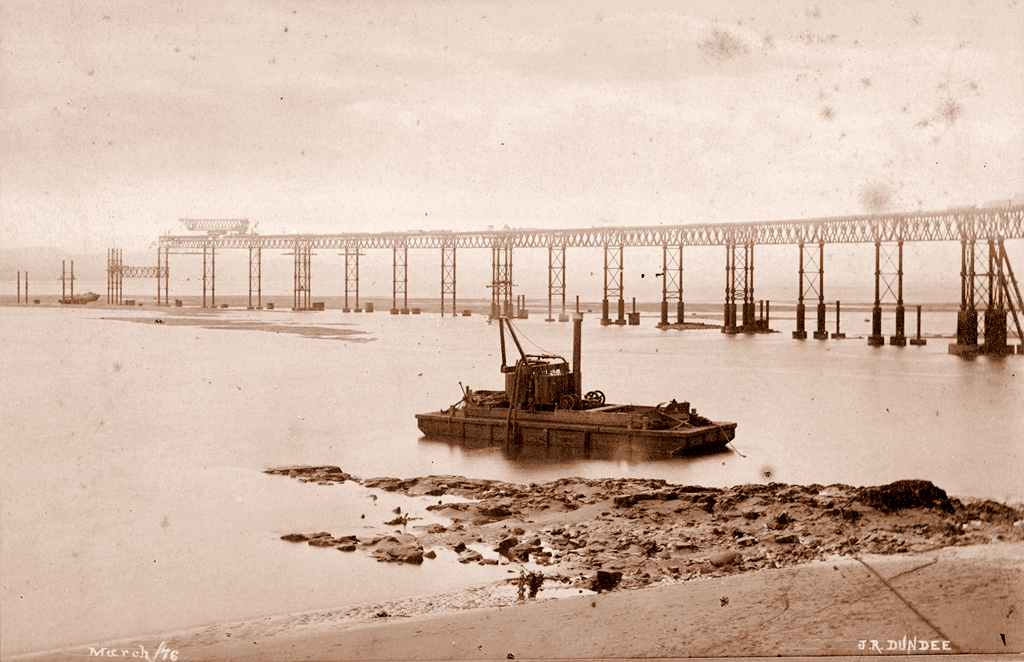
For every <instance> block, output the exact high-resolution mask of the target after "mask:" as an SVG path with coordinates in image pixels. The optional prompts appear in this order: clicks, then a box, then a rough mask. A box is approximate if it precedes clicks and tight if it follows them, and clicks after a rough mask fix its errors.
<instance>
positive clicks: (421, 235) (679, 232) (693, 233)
mask: <svg viewBox="0 0 1024 662" xmlns="http://www.w3.org/2000/svg"><path fill="white" fill-rule="evenodd" d="M990 236H1000V237H1003V238H1004V239H1021V238H1024V206H1019V207H1010V208H1005V209H967V210H955V211H954V210H951V211H936V212H916V213H902V214H874V215H869V216H841V217H834V218H821V219H808V220H800V221H797V220H793V221H765V222H760V221H758V222H750V223H700V224H693V225H663V226H646V227H602V228H576V229H568V230H541V229H518V230H487V231H483V232H448V231H439V230H435V231H429V232H381V233H345V234H322V235H313V234H301V235H257V234H231V235H220V236H214V237H210V236H189V235H165V236H162V237H160V239H159V243H160V245H161V246H164V247H168V248H172V249H189V248H202V247H203V246H204V245H210V243H211V242H213V243H214V244H215V245H216V246H217V247H218V248H250V247H261V248H267V249H281V250H287V249H291V248H293V247H294V246H295V243H296V241H299V242H301V243H303V244H306V245H308V246H310V247H311V248H314V249H316V248H324V249H327V248H344V247H345V246H355V247H358V248H396V247H399V248H400V247H408V248H442V247H443V246H453V247H456V248H493V247H494V246H498V245H501V246H505V247H508V248H548V247H551V246H554V247H559V246H565V247H572V248H601V247H603V246H606V245H608V246H624V247H638V246H665V245H669V246H724V245H726V244H727V243H737V244H743V243H753V244H799V243H800V242H807V243H818V242H827V243H875V242H876V241H898V240H901V239H902V240H903V241H959V240H961V239H971V238H976V239H983V238H987V237H990Z"/></svg>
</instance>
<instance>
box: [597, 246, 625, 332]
mask: <svg viewBox="0 0 1024 662" xmlns="http://www.w3.org/2000/svg"><path fill="white" fill-rule="evenodd" d="M609 283H610V284H609ZM609 294H610V295H613V296H615V295H617V296H618V307H617V310H616V312H617V315H616V318H615V322H614V324H616V325H617V326H624V325H625V324H626V301H625V299H623V291H622V245H619V246H615V247H612V249H611V250H610V251H609V247H608V244H605V246H604V298H603V299H601V325H602V326H608V325H609V324H612V323H613V322H612V320H611V318H609V317H608V308H609V301H608V295H609Z"/></svg>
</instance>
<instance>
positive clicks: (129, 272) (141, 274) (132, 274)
mask: <svg viewBox="0 0 1024 662" xmlns="http://www.w3.org/2000/svg"><path fill="white" fill-rule="evenodd" d="M107 270H108V271H111V272H118V273H119V274H120V276H121V278H167V267H126V266H124V265H120V266H118V267H108V268H107Z"/></svg>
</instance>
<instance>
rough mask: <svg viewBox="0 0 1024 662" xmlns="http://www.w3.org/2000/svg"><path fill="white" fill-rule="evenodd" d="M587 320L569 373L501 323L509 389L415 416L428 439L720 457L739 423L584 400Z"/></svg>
mask: <svg viewBox="0 0 1024 662" xmlns="http://www.w3.org/2000/svg"><path fill="white" fill-rule="evenodd" d="M582 321H583V318H582V315H580V314H578V313H577V314H576V315H574V318H573V362H572V367H571V368H570V366H569V363H568V361H566V360H565V359H564V358H562V357H561V356H555V355H547V354H526V353H525V352H524V351H523V348H522V345H520V343H519V339H518V337H517V336H516V333H515V330H514V329H513V327H512V325H511V323H510V322H509V321H508V320H507V319H505V318H501V317H499V318H498V328H499V331H500V336H501V372H502V374H504V376H505V389H504V390H500V391H474V390H472V389H470V388H468V387H467V388H466V389H465V391H464V394H463V398H462V400H460V401H459V402H458V403H456V404H454V405H452V406H451V407H449V408H448V409H443V410H440V411H437V412H431V413H427V414H416V420H417V421H418V424H419V428H420V430H421V431H422V432H423V434H424V436H425V437H427V438H428V439H456V440H459V439H461V440H466V441H470V440H473V441H479V440H483V441H488V442H502V443H505V444H516V445H518V444H524V445H542V446H548V447H566V448H576V449H580V450H584V451H588V452H590V451H608V450H614V451H621V450H626V451H630V452H634V453H638V454H645V455H655V456H657V455H663V456H680V455H688V454H691V453H695V452H704V451H712V450H721V449H722V448H723V447H724V446H725V445H726V444H727V443H729V442H730V441H732V440H733V439H734V438H735V436H736V423H725V422H719V421H711V420H709V419H707V418H704V417H703V416H700V415H698V414H697V412H696V411H695V410H693V409H691V408H690V403H689V402H676V401H675V400H672V401H670V402H667V403H661V404H659V405H657V406H642V405H615V404H607V403H606V402H605V396H604V394H603V393H602V392H601V391H588V392H586V393H583V389H582V373H581V369H580V364H581V354H582V350H581V345H582V343H581V336H582ZM506 327H507V329H508V333H509V335H510V336H511V338H512V340H513V342H515V345H516V348H517V349H518V351H519V357H520V358H518V359H517V360H516V361H515V363H514V365H508V363H507V361H506V356H505V330H506Z"/></svg>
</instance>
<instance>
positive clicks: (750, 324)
mask: <svg viewBox="0 0 1024 662" xmlns="http://www.w3.org/2000/svg"><path fill="white" fill-rule="evenodd" d="M755 313H756V311H755V309H754V245H753V244H751V243H749V242H747V243H745V244H743V327H742V328H743V333H756V332H757V323H756V322H755V319H756V316H755Z"/></svg>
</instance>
